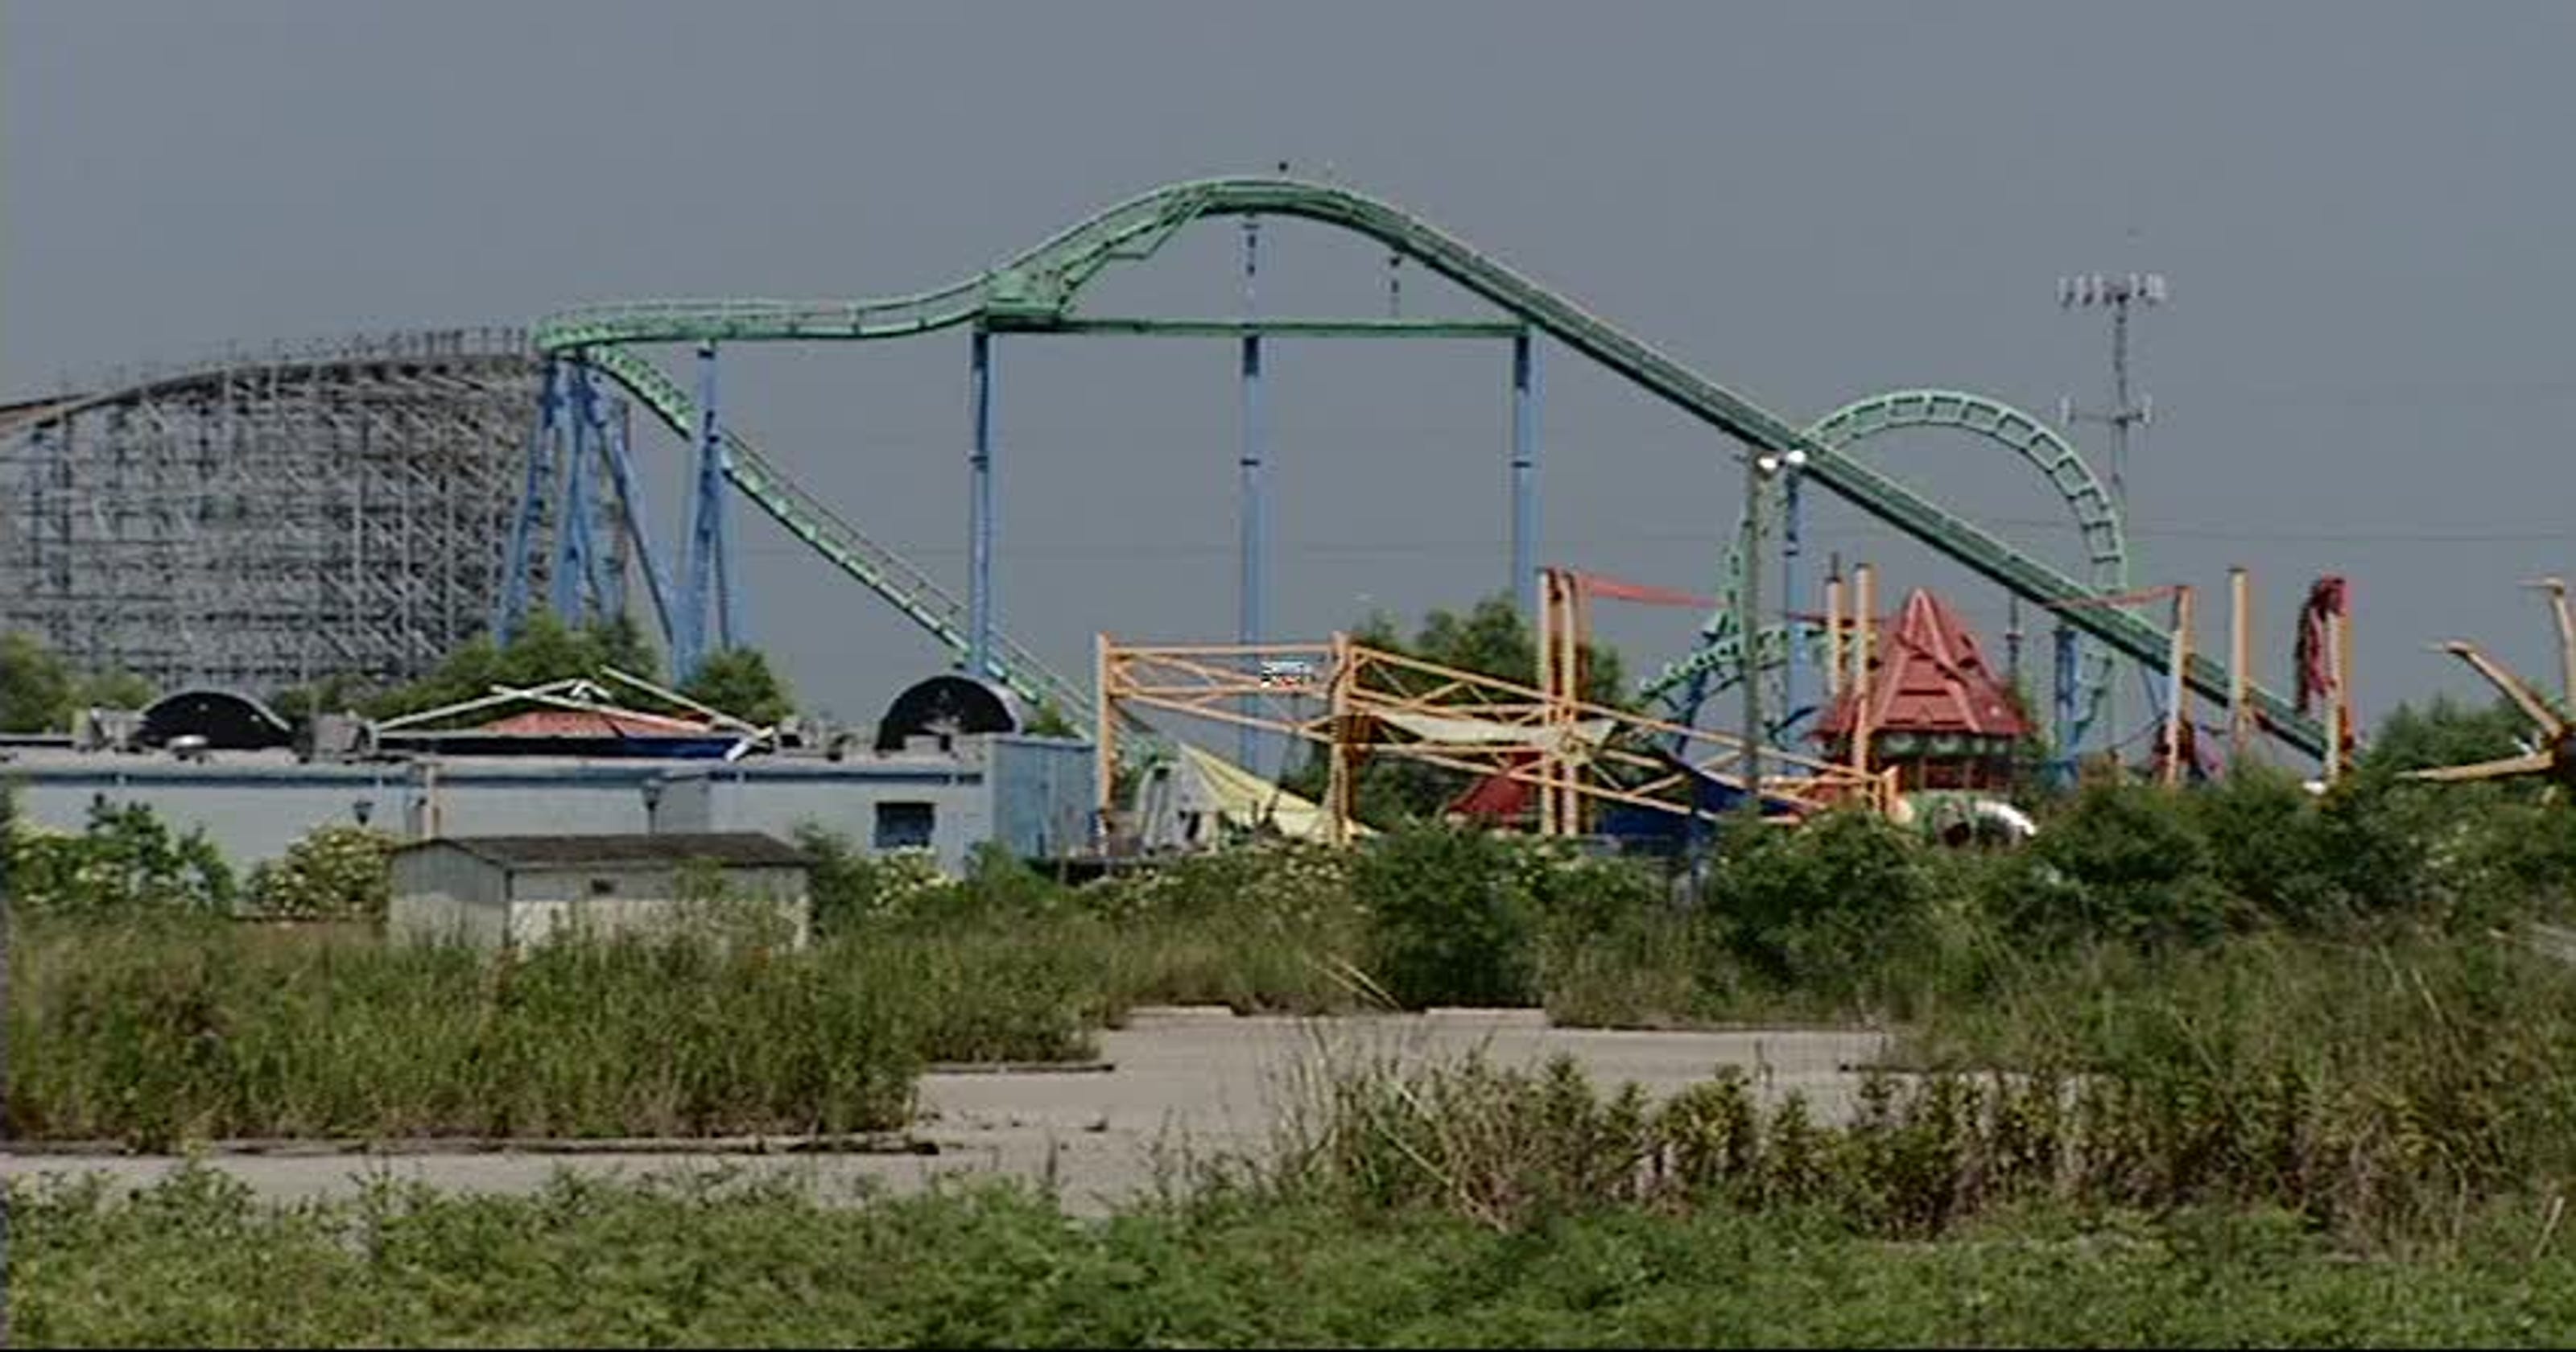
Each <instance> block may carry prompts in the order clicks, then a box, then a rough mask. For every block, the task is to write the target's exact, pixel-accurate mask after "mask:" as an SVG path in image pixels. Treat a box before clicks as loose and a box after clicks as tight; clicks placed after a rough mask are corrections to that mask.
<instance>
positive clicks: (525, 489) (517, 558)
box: [492, 362, 561, 643]
mask: <svg viewBox="0 0 2576 1352" xmlns="http://www.w3.org/2000/svg"><path fill="white" fill-rule="evenodd" d="M559 376H560V372H559V371H558V370H557V367H556V363H554V362H547V363H546V364H545V369H544V371H543V372H542V373H540V375H539V377H538V384H537V417H536V421H535V423H534V425H533V426H531V427H530V429H529V431H528V462H527V478H526V481H525V483H524V484H523V485H522V486H521V487H520V489H519V511H518V514H517V515H516V516H514V517H512V518H511V520H510V555H509V558H508V559H507V560H505V563H504V566H505V568H506V569H507V571H506V572H505V573H504V574H503V577H502V581H501V600H500V603H499V604H498V605H497V606H495V607H494V608H493V614H492V641H493V642H495V643H508V642H509V641H510V640H511V639H512V638H513V637H515V636H516V635H517V634H518V632H519V625H520V624H521V623H522V622H524V621H525V620H526V619H527V615H528V584H529V581H530V579H529V574H530V572H531V571H532V570H533V567H534V565H535V563H536V559H535V557H534V555H535V553H536V547H537V545H536V537H537V518H538V517H539V516H540V515H541V514H542V513H543V512H544V511H545V501H546V490H547V489H548V488H549V487H551V486H552V485H553V482H554V445H555V428H556V413H557V408H558V406H559V403H560V399H561V396H560V394H559V393H558V388H557V383H556V382H557V380H558V379H559Z"/></svg>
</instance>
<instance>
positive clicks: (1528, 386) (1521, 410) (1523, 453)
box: [1512, 329, 1538, 623]
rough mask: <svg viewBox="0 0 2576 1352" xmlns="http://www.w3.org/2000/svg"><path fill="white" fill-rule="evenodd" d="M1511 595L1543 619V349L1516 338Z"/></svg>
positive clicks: (1523, 334)
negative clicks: (1540, 496)
mask: <svg viewBox="0 0 2576 1352" xmlns="http://www.w3.org/2000/svg"><path fill="white" fill-rule="evenodd" d="M1512 599H1513V601H1514V602H1515V603H1517V604H1518V605H1519V606H1520V610H1521V614H1522V615H1523V616H1524V617H1526V618H1528V619H1529V620H1530V621H1531V622H1532V623H1536V622H1537V619H1538V349H1537V348H1536V347H1535V346H1533V345H1532V343H1531V340H1530V332H1529V330H1527V329H1523V330H1521V331H1520V332H1519V333H1518V334H1515V335H1514V336H1513V338H1512Z"/></svg>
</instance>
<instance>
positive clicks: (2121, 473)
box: [2057, 272, 2166, 755]
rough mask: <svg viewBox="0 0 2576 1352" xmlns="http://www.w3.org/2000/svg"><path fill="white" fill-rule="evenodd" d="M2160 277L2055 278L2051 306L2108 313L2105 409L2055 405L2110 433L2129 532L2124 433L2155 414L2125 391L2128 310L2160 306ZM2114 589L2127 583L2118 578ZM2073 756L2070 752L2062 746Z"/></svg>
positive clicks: (2063, 414)
mask: <svg viewBox="0 0 2576 1352" xmlns="http://www.w3.org/2000/svg"><path fill="white" fill-rule="evenodd" d="M2165 295H2166V289H2165V276H2164V274H2163V273H2161V272H2132V273H2127V274H2112V273H2101V272H2092V273H2080V274H2076V275H2072V276H2066V277H2060V278H2058V279H2057V304H2058V308H2060V309H2064V310H2078V309H2083V310H2091V309H2105V310H2109V311H2110V312H2111V407H2110V408H2109V409H2108V410H2105V411H2098V412H2097V411H2092V410H2087V409H2079V408H2077V407H2076V406H2075V401H2074V400H2073V399H2071V398H2065V399H2060V400H2058V402H2057V416H2058V421H2059V422H2062V423H2066V424H2069V425H2072V424H2074V423H2078V422H2095V423H2102V424H2105V425H2107V426H2108V427H2109V428H2110V429H2111V512H2112V515H2113V517H2114V518H2116V519H2117V520H2118V521H2119V523H2120V529H2121V530H2122V531H2123V532H2126V531H2127V530H2128V529H2129V429H2130V428H2132V427H2144V426H2146V425H2147V422H2148V420H2149V418H2151V417H2152V416H2153V415H2154V413H2155V401H2154V400H2153V399H2151V398H2146V397H2138V398H2132V397H2131V396H2130V393H2129V310H2130V308H2131V307H2132V306H2137V307H2150V306H2157V305H2162V304H2164V303H2165ZM2120 585H2121V586H2122V587H2123V588H2125V587H2127V586H2128V585H2129V579H2128V578H2127V577H2126V576H2125V575H2124V576H2122V577H2121V578H2120ZM2119 700H2120V684H2119V682H2118V681H2117V680H2113V681H2111V682H2109V683H2108V684H2107V685H2105V686H2104V687H2103V692H2102V721H2103V722H2104V724H2106V725H2107V726H2108V727H2109V728H2110V731H2111V735H2112V737H2113V739H2114V741H2115V742H2116V740H2117V738H2118V736H2119V721H2120V716H2119V707H2120V704H2119ZM2066 751H2067V753H2068V754H2070V755H2071V754H2073V752H2074V748H2072V747H2068V748H2066Z"/></svg>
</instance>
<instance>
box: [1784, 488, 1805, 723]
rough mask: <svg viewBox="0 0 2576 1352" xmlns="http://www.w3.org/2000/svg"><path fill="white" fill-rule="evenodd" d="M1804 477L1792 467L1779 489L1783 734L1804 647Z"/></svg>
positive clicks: (1793, 708)
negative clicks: (1801, 569) (1801, 487)
mask: <svg viewBox="0 0 2576 1352" xmlns="http://www.w3.org/2000/svg"><path fill="white" fill-rule="evenodd" d="M1804 477H1806V476H1805V475H1802V474H1800V473H1799V472H1798V471H1797V469H1796V468H1794V467H1792V468H1791V469H1790V470H1789V472H1788V474H1787V475H1786V476H1785V481H1784V482H1783V483H1782V484H1781V486H1780V493H1781V498H1782V503H1783V508H1784V510H1783V511H1782V512H1781V514H1780V515H1781V530H1780V633H1781V635H1782V637H1783V638H1784V640H1785V641H1786V642H1787V643H1788V645H1789V651H1788V652H1787V653H1786V654H1785V656H1786V658H1787V660H1788V665H1787V667H1786V668H1784V669H1783V671H1782V673H1781V677H1780V684H1781V689H1782V690H1784V691H1785V692H1786V693H1787V698H1785V699H1783V700H1781V701H1780V723H1779V726H1780V728H1781V730H1782V731H1783V732H1784V733H1785V732H1786V731H1787V730H1788V729H1790V728H1792V727H1795V726H1797V722H1798V688H1799V685H1800V681H1799V679H1798V677H1799V674H1800V664H1799V652H1800V650H1801V649H1802V648H1804V647H1805V646H1806V645H1805V644H1803V643H1802V642H1800V639H1801V637H1802V636H1803V634H1804V631H1805V629H1806V622H1805V621H1803V620H1801V619H1799V618H1798V615H1799V613H1800V611H1802V610H1803V609H1804V607H1803V606H1801V605H1800V604H1799V602H1798V515H1799V513H1798V481H1799V480H1800V479H1802V478H1804ZM1780 740H1781V741H1782V742H1783V743H1786V742H1787V741H1788V738H1787V737H1785V736H1783V737H1782V738H1781V739H1780Z"/></svg>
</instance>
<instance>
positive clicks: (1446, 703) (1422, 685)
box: [1094, 634, 1896, 841]
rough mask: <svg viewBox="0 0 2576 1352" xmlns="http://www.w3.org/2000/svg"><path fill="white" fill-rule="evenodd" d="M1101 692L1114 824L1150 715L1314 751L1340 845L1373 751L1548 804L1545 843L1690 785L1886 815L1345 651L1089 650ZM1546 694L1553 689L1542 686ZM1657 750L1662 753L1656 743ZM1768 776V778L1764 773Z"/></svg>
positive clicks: (1853, 784) (1599, 713) (1394, 659)
mask: <svg viewBox="0 0 2576 1352" xmlns="http://www.w3.org/2000/svg"><path fill="white" fill-rule="evenodd" d="M1096 656H1097V664H1098V672H1097V684H1096V686H1095V688H1096V689H1097V690H1098V691H1099V692H1100V695H1099V702H1098V707H1097V711H1096V712H1097V724H1096V727H1095V729H1094V756H1095V773H1096V781H1095V786H1096V792H1097V794H1098V805H1099V808H1100V810H1101V813H1102V819H1103V821H1104V822H1105V821H1107V820H1108V819H1109V817H1110V814H1111V813H1112V812H1114V810H1115V807H1116V804H1115V802H1114V801H1113V787H1112V786H1113V782H1114V781H1113V775H1114V772H1115V770H1116V767H1117V762H1118V742H1119V733H1120V730H1121V728H1122V727H1124V726H1127V725H1129V724H1132V723H1135V722H1138V721H1140V720H1139V718H1138V715H1139V714H1140V713H1141V712H1143V711H1147V710H1159V711H1163V712H1168V713H1177V714H1182V715H1186V716H1188V717H1192V718H1199V719H1204V720H1207V721H1209V722H1211V723H1225V724H1232V725H1234V726H1237V727H1252V728H1258V729H1262V730H1265V731H1268V732H1273V733H1277V734H1281V735H1285V736H1288V737H1293V738H1297V739H1299V740H1301V741H1304V742H1307V743H1310V744H1313V745H1317V746H1321V747H1324V748H1326V750H1327V751H1328V753H1329V755H1330V771H1331V775H1330V787H1329V789H1328V791H1327V792H1326V794H1325V802H1324V808H1325V815H1326V818H1327V820H1328V822H1329V823H1330V829H1331V835H1332V838H1333V839H1334V840H1336V841H1347V840H1348V839H1349V838H1350V824H1351V819H1352V809H1353V806H1354V801H1353V792H1354V787H1355V784H1356V779H1357V770H1358V768H1359V765H1360V764H1361V762H1363V761H1364V760H1366V759H1367V758H1368V757H1369V756H1372V755H1378V754H1385V755H1393V756H1400V757H1403V758H1405V759H1408V760H1415V761H1421V762H1424V763H1427V764H1431V765H1438V766H1443V767H1446V768H1449V769H1453V770H1460V771H1464V772H1466V773H1469V774H1472V775H1480V776H1488V777H1499V778H1503V779H1508V780H1511V781H1515V782H1518V783H1523V784H1528V785H1532V786H1534V787H1536V788H1538V789H1539V790H1540V792H1541V794H1542V795H1543V796H1555V797H1557V798H1558V799H1559V801H1561V802H1563V803H1566V804H1569V805H1570V807H1569V808H1568V810H1566V811H1563V812H1552V813H1550V814H1548V820H1547V823H1546V829H1547V830H1548V831H1549V832H1550V833H1553V834H1561V835H1573V834H1579V833H1580V832H1581V830H1582V829H1583V811H1582V809H1583V807H1584V806H1585V805H1587V804H1603V803H1622V804H1627V805H1631V806H1637V807H1646V808H1654V809H1661V810H1664V811H1668V812H1673V813H1676V814H1688V813H1691V812H1693V811H1695V810H1697V809H1696V798H1697V794H1696V789H1697V785H1698V781H1699V780H1700V779H1702V778H1705V779H1709V780H1714V781H1716V782H1718V783H1720V784H1722V785H1725V786H1727V787H1729V788H1732V789H1735V790H1737V791H1738V792H1747V791H1749V792H1751V793H1752V794H1753V795H1754V796H1755V797H1756V798H1757V799H1758V798H1763V797H1767V798H1771V799H1775V800H1781V801H1785V802H1788V803H1790V804H1793V805H1794V807H1795V808H1796V809H1797V810H1798V811H1799V812H1801V813H1807V812H1815V811H1821V810H1824V809H1827V808H1830V807H1835V806H1845V805H1856V806H1864V807H1867V808H1869V809H1871V810H1873V811H1878V812H1887V811H1890V810H1892V809H1893V807H1894V805H1895V802H1896V783H1895V777H1894V776H1893V775H1889V774H1883V773H1881V774H1872V773H1868V772H1865V771H1859V770H1854V769H1852V768H1851V767H1849V766H1844V765H1838V764H1835V763H1833V762H1831V761H1826V760H1821V759H1818V758H1816V757H1812V756H1803V755H1800V754H1798V753H1796V752H1792V751H1788V750H1784V749H1780V748H1776V747H1762V748H1759V753H1760V766H1761V767H1762V771H1763V772H1762V773H1761V774H1760V776H1759V778H1758V779H1756V780H1754V782H1752V783H1751V784H1748V783H1747V782H1746V780H1747V778H1748V775H1747V774H1746V771H1747V770H1748V768H1750V767H1749V766H1748V760H1749V759H1750V758H1749V757H1748V756H1747V755H1746V749H1745V747H1744V745H1743V744H1742V743H1741V742H1740V741H1739V740H1738V739H1735V738H1732V737H1728V736H1726V735H1725V734H1722V733H1715V732H1710V731H1706V730H1703V729H1699V728H1692V727H1687V726H1684V725H1682V724H1678V723H1670V722H1666V721H1664V720H1661V719H1657V718H1653V717H1649V716H1647V715H1643V714H1638V713H1633V712H1630V711H1627V710H1623V709H1614V708H1611V707H1608V706H1606V705H1600V704H1593V703H1589V702H1587V701H1584V700H1581V699H1578V698H1573V697H1572V696H1571V695H1569V694H1567V693H1564V691H1565V690H1567V689H1570V688H1571V686H1572V683H1571V682H1567V683H1564V684H1562V685H1561V686H1560V689H1559V691H1558V692H1556V693H1551V692H1549V691H1544V690H1540V689H1538V688H1535V687H1532V686H1526V685H1521V684H1519V683H1517V682H1513V681H1506V680H1501V679H1498V678H1496V677H1491V676H1483V675H1479V674H1476V673H1474V672H1468V671H1461V670H1458V669H1457V668H1454V667H1446V666H1442V665H1440V664H1438V663H1433V662H1425V661H1422V660H1421V659H1419V658H1413V657H1407V656H1404V655H1402V654H1400V653H1392V652H1387V651H1385V650H1383V649H1378V648H1371V647H1368V646H1366V645H1363V644H1359V643H1354V642H1352V641H1351V639H1350V637H1349V636H1348V635H1347V634H1335V635H1334V636H1333V637H1332V639H1331V640H1330V641H1329V642H1326V643H1278V644H1257V645H1245V644H1209V645H1194V646H1164V645H1135V644H1122V643H1118V642H1116V641H1114V640H1112V639H1111V638H1110V636H1109V635H1107V634H1102V635H1100V636H1099V640H1098V645H1097V649H1096ZM1551 684H1557V683H1555V682H1551ZM1658 744H1660V746H1658ZM1775 766H1776V767H1778V768H1779V770H1780V773H1771V772H1770V767H1775Z"/></svg>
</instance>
